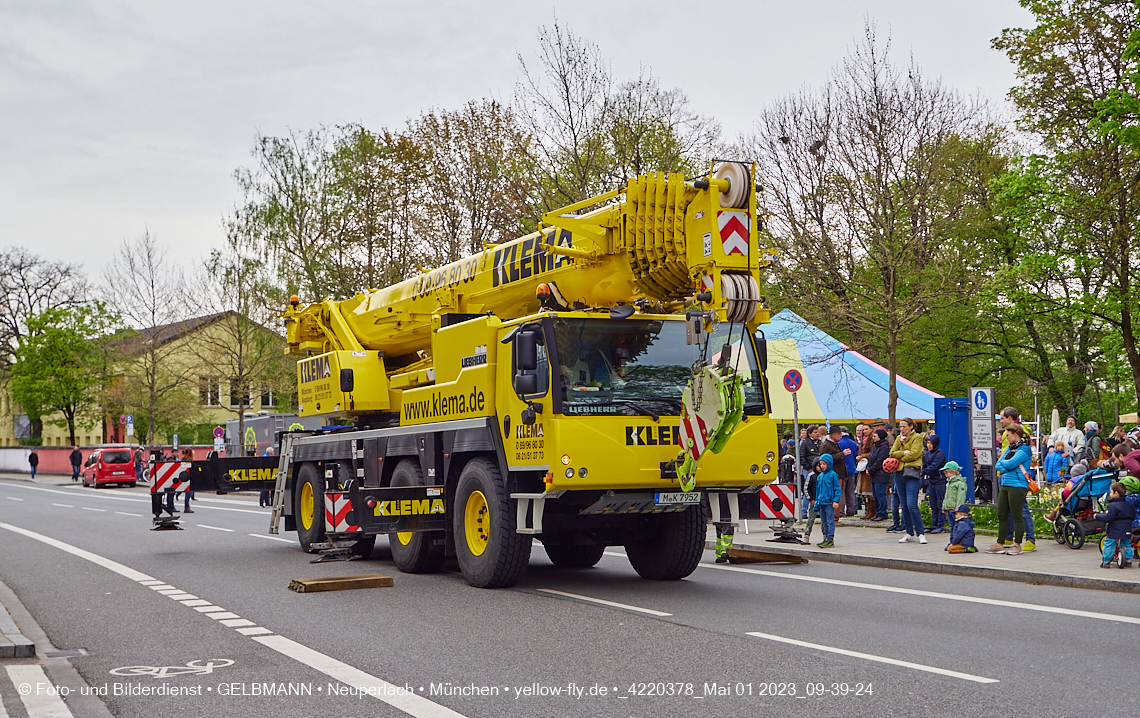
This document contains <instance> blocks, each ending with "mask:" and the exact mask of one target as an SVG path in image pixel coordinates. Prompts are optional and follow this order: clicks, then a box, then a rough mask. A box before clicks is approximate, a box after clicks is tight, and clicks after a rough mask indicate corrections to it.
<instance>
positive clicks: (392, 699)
mask: <svg viewBox="0 0 1140 718" xmlns="http://www.w3.org/2000/svg"><path fill="white" fill-rule="evenodd" d="M0 529H7V530H9V531H13V532H15V533H18V534H21V535H24V536H27V537H29V538H34V539H36V540H37V541H41V542H43V543H46V544H48V545H49V546H53V547H55V548H59V549H61V550H63V551H66V552H68V553H70V554H72V555H75V556H78V557H80V558H83V559H86V560H88V561H90V562H92V563H94V564H97V565H99V566H102V567H104V568H106V569H108V570H110V571H113V572H115V573H117V574H119V575H121V576H125V577H127V578H129V579H131V580H132V581H135V582H138V583H140V584H143V585H148V584H151V583H153V582H154V581H155V579H154V577H153V576H147V575H146V574H145V573H142V572H141V571H136V570H134V569H133V568H130V567H128V566H124V565H123V564H121V563H118V562H116V561H112V560H110V559H108V558H104V557H102V556H99V555H97V554H93V553H91V552H90V551H84V550H83V549H80V548H76V547H75V546H72V545H70V544H66V543H63V542H62V541H57V540H55V539H53V538H50V537H48V536H44V535H43V534H38V533H36V532H34V531H28V530H27V529H23V528H20V527H18V526H12V525H11V524H6V523H0ZM251 535H256V534H251ZM158 585H160V586H162V587H163V588H168V587H169V588H173V586H169V585H168V584H162V583H159V584H158ZM150 588H154V586H150ZM194 610H196V611H200V612H202V613H207V615H210V617H211V618H218V619H229V618H239V616H237V615H236V614H232V613H224V614H211V613H208V611H220V610H222V609H220V608H219V607H218V606H197V607H195V608H194ZM254 628H256V627H254V626H250V627H243V628H237V629H235V630H237V631H239V632H241V631H252V630H253V629H254ZM249 635H251V637H252V640H254V641H257V642H258V643H260V644H262V645H263V646H266V647H267V648H272V649H273V650H275V651H277V652H278V653H281V654H282V655H286V656H289V657H290V658H292V659H294V660H296V661H299V662H301V663H304V664H305V665H307V666H309V667H311V668H315V669H316V670H319V671H321V672H322V673H324V674H325V675H327V676H329V677H330V678H333V679H334V680H338V681H340V682H341V683H345V684H346V685H350V686H353V687H355V688H359V689H361V690H363V691H365V692H367V694H368V695H370V696H372V697H373V698H376V699H377V700H380V701H383V702H384V703H387V704H388V705H390V706H392V707H394V708H397V709H399V710H402V711H404V712H405V713H408V714H410V715H413V716H416V718H466V716H464V715H463V714H462V713H456V712H455V711H453V710H451V709H450V708H445V707H444V706H441V705H439V704H438V703H433V702H432V701H429V700H428V699H426V698H422V697H420V696H417V695H415V694H414V693H412V694H403V695H400V694H402V693H403V691H404V689H403V688H402V687H399V686H395V685H393V684H391V683H388V682H387V681H384V680H381V679H379V678H377V677H376V676H373V675H371V674H368V673H365V672H364V671H362V670H360V669H358V668H353V667H352V666H350V665H348V664H347V663H343V662H342V661H338V660H336V659H335V658H333V657H331V656H326V655H325V654H323V653H320V652H319V651H315V650H313V649H312V648H309V647H307V646H303V645H301V644H300V643H297V642H296V641H292V640H290V639H288V638H285V637H284V636H277V635H269V636H265V635H261V636H253V635H252V634H249ZM17 667H18V666H10V667H9V668H8V670H9V671H11V670H12V669H13V668H17ZM31 667H35V668H38V666H31ZM41 673H42V672H41ZM57 700H58V699H57ZM60 703H61V704H62V701H60ZM64 708H65V710H66V706H65V707H64ZM28 712H29V715H30V718H40V716H37V715H34V714H32V713H31V711H30V710H29V711H28ZM51 718H72V716H71V713H70V712H68V713H66V714H60V715H59V716H51Z"/></svg>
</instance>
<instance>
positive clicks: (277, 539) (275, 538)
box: [249, 534, 295, 543]
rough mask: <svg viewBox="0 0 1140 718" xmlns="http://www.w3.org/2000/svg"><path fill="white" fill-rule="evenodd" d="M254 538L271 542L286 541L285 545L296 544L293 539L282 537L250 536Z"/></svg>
mask: <svg viewBox="0 0 1140 718" xmlns="http://www.w3.org/2000/svg"><path fill="white" fill-rule="evenodd" d="M249 535H250V536H252V537H254V538H263V539H269V540H270V541H284V542H285V543H295V541H293V539H287V538H281V537H280V536H266V535H264V534H249Z"/></svg>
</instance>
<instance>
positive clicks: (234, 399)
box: [230, 381, 253, 409]
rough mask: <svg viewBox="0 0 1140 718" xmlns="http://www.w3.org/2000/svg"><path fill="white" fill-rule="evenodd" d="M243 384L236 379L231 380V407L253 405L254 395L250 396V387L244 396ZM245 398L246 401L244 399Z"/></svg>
mask: <svg viewBox="0 0 1140 718" xmlns="http://www.w3.org/2000/svg"><path fill="white" fill-rule="evenodd" d="M242 393H243V392H242V389H241V384H240V383H239V382H236V381H231V382H230V408H231V409H237V408H238V407H240V406H245V407H246V408H247V409H248V408H249V407H250V406H252V405H253V397H252V396H250V392H249V390H248V389H246V390H245V392H244V394H245V395H244V396H242ZM243 399H244V401H242V400H243Z"/></svg>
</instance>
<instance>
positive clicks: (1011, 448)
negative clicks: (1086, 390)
mask: <svg viewBox="0 0 1140 718" xmlns="http://www.w3.org/2000/svg"><path fill="white" fill-rule="evenodd" d="M999 422H1000V431H1001V444H1000V447H996V448H998V453H997V457H998V458H997V461H996V464H995V466H994V469H995V472H996V474H997V482H996V485H997V487H998V488H997V489H996V495H995V496H994V497H993V499H994V506H995V509H996V513H997V520H998V526H997V536H996V537H995V540H994V542H993V544H992V545H990V546H989V547H988V548H986V549H985V552H986V553H991V554H1005V555H1009V556H1017V555H1020V554H1022V553H1029V552H1032V551H1035V550H1036V549H1037V536H1036V531H1035V528H1034V523H1033V512H1032V510H1031V508H1030V505H1029V500H1028V497H1029V495H1030V494H1031V493H1035V492H1037V491H1039V489H1040V485H1041V484H1046V485H1049V484H1063V485H1064V488H1063V490H1062V499H1061V504H1060V505H1058V506H1057V508H1056V509H1055V510H1054V511H1052V512H1050V513H1048V514H1046V519H1047V520H1048V521H1050V522H1054V521H1057V519H1058V517H1059V516H1061V518H1062V519H1063V518H1064V516H1063V515H1062V514H1064V513H1065V505H1066V504H1065V502H1066V500H1067V499H1068V497H1069V494H1070V492H1072V491H1073V490H1074V489H1075V488H1079V486H1083V485H1084V484H1081V483H1080V482H1082V481H1085V480H1086V478H1085V477H1086V475H1087V476H1088V477H1089V478H1090V479H1091V478H1101V479H1102V481H1109V480H1112V479H1115V478H1118V474H1120V473H1122V472H1124V471H1126V472H1128V474H1130V475H1129V476H1127V477H1125V478H1121V479H1120V480H1119V481H1116V480H1112V483H1111V488H1110V489H1109V490H1108V492H1107V494H1105V495H1104V496H1102V497H1095V498H1096V499H1097V505H1096V506H1094V507H1093V508H1092V509H1090V510H1088V512H1087V518H1088V519H1089V520H1091V521H1095V522H1098V524H1096V526H1095V528H1094V530H1100V529H1102V528H1103V530H1104V532H1105V536H1106V538H1105V541H1104V542H1103V547H1104V548H1103V554H1102V557H1101V558H1102V561H1101V565H1102V566H1105V567H1107V566H1108V565H1109V564H1110V562H1111V561H1112V559H1113V556H1115V555H1116V552H1117V549H1118V547H1119V549H1120V551H1121V552H1123V554H1124V558H1125V562H1124V565H1125V566H1129V565H1131V560H1132V555H1133V551H1134V548H1133V545H1134V544H1133V541H1134V538H1133V536H1134V532H1135V534H1136V535H1138V536H1140V427H1138V428H1137V429H1134V430H1133V431H1132V433H1131V434H1129V433H1127V432H1126V431H1125V429H1124V427H1123V426H1116V427H1115V428H1114V429H1113V430H1112V432H1111V433H1109V435H1108V436H1107V437H1104V438H1101V428H1100V426H1099V424H1097V422H1094V421H1088V422H1086V423H1085V424H1084V427H1083V429H1082V428H1079V427H1078V422H1077V420H1076V417H1075V416H1070V417H1068V419H1067V421H1066V422H1065V425H1064V426H1062V427H1061V428H1059V429H1057V430H1056V431H1054V432H1052V433H1051V434H1050V435H1049V436H1047V437H1044V439H1043V441H1042V444H1041V446H1040V462H1036V461H1035V460H1034V454H1035V452H1034V446H1033V443H1032V438H1031V437H1030V435H1029V432H1028V430H1027V429H1026V427H1025V426H1023V425H1022V422H1021V416H1020V413H1019V412H1018V411H1017V409H1015V408H1014V407H1006V408H1005V409H1003V410H1002V411H1001V414H1000V416H999ZM781 448H782V452H783V453H784V454H785V455H793V454H795V453H798V455H799V463H800V467H801V472H802V473H801V476H800V477H799V480H800V481H801V485H802V486H803V491H802V496H803V499H802V505H801V506H800V516H801V517H802V518H804V519H806V529H805V535H804V539H805V540H806V541H811V534H812V531H813V529H814V526H815V523H816V522H817V521H818V522H819V523H820V525H821V527H822V532H823V540H822V541H821V542H820V543H818V544H817V545H818V546H819V547H820V548H832V547H833V546H835V528H836V527H837V526H843V525H844V524H843V522H842V519H843V518H847V517H856V516H858V517H859V518H861V519H864V520H869V521H875V522H880V521H887V520H890V522H891V525H890V526H889V527H888V528H887V529H886V530H887V532H888V533H894V534H901V537H900V538H899V539H898V541H899V543H910V542H917V543H919V544H926V543H929V539H928V536H930V535H933V534H941V533H946V534H948V537H947V538H948V539H949V540H948V542H947V544H946V546H945V550H946V551H948V552H950V553H955V554H957V553H976V552H977V551H978V550H979V549H978V548H977V547H976V546H975V528H976V526H975V523H974V518H973V515H972V514H973V506H972V502H971V501H970V500H968V499H967V494H968V487H967V479H966V477H965V476H964V475H963V472H962V467H961V466H960V465H959V464H958V463H957V462H956V461H952V460H948V459H947V456H946V454H945V452H944V451H943V449H942V440H941V439H940V437H939V436H938V435H937V434H936V433H934V432H933V431H930V432H927V433H926V434H922V433H920V432H919V430H918V425H917V423H916V422H915V421H914V420H912V419H909V418H904V419H901V420H900V421H899V422H898V429H897V432H896V430H895V427H893V426H891V425H890V424H888V423H887V422H885V421H882V420H876V421H875V422H869V423H861V424H859V425H858V426H856V428H855V434H854V436H852V435H851V434H850V432H849V430H848V428H847V427H844V426H841V425H831V426H828V427H820V426H817V425H810V426H807V427H804V429H803V430H802V431H801V432H800V436H799V440H798V443H797V442H796V441H795V439H794V438H793V437H792V436H790V435H786V436H784V437H783V440H782V443H781ZM789 461H790V460H789ZM1038 463H1039V464H1040V465H1039V466H1038V465H1037V464H1038ZM1103 485H1104V486H1107V485H1108V484H1107V483H1106V484H1103ZM1101 490H1102V491H1103V489H1101ZM923 501H925V502H926V503H927V504H928V505H929V507H930V521H929V524H927V523H926V522H924V520H923V514H922V509H921V508H920V506H921V503H922V502H923ZM861 508H862V511H863V513H862V514H861V515H860V513H859V512H860V509H861ZM1097 509H1100V510H1099V511H1097ZM1038 510H1043V509H1038Z"/></svg>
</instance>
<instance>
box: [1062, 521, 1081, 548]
mask: <svg viewBox="0 0 1140 718" xmlns="http://www.w3.org/2000/svg"><path fill="white" fill-rule="evenodd" d="M1062 531H1063V532H1064V534H1065V543H1066V544H1068V545H1069V548H1071V549H1078V548H1080V547H1081V546H1084V545H1085V527H1084V525H1082V524H1081V522H1080V521H1077V520H1075V519H1069V520H1068V521H1066V522H1065V526H1064V528H1063V529H1062Z"/></svg>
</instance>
